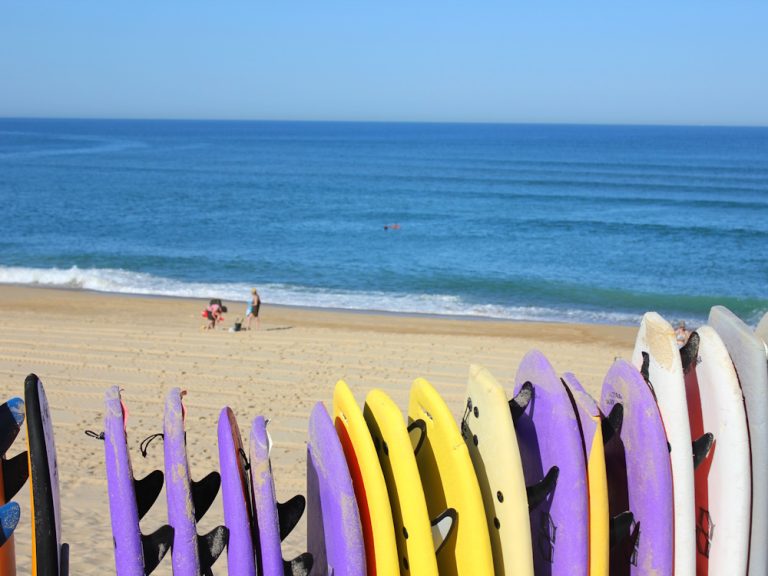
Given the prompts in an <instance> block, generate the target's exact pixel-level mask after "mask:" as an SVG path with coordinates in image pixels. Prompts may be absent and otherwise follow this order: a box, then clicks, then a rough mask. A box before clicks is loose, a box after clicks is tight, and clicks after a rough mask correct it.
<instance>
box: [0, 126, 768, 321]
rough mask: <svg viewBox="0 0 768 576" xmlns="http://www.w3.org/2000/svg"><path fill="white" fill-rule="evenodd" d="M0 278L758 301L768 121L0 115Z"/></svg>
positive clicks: (516, 299) (524, 313)
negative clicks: (663, 123) (675, 123)
mask: <svg viewBox="0 0 768 576" xmlns="http://www.w3.org/2000/svg"><path fill="white" fill-rule="evenodd" d="M0 200H1V201H2V206H3V216H4V217H3V222H2V225H0V283H13V284H29V285H42V286H59V287H68V288H77V289H84V290H97V291H108V292H122V293H132V294H155V295H175V296H185V297H199V298H206V299H207V298H209V297H221V298H232V299H240V300H244V299H245V298H247V296H248V293H249V292H248V291H249V289H250V287H252V286H256V287H258V288H259V290H260V293H261V295H262V298H263V300H264V301H265V302H266V303H277V304H286V305H301V306H314V307H324V308H342V309H356V310H381V311H392V312H405V313H424V314H441V315H442V314H445V315H458V316H475V317H487V318H506V319H526V320H543V321H583V322H599V323H614V324H633V323H636V322H637V321H638V320H639V318H640V316H641V314H642V313H643V312H645V311H647V310H656V311H659V312H661V313H662V314H664V315H666V316H667V317H669V319H670V320H677V319H687V320H690V321H693V322H703V321H704V320H705V318H706V316H707V314H708V311H709V308H710V306H712V305H713V304H716V303H719V304H724V305H726V306H728V307H729V308H731V309H732V310H733V311H734V312H735V313H736V314H738V315H739V316H741V317H742V318H744V319H745V320H746V321H748V322H750V323H755V322H756V321H757V320H759V318H760V316H761V315H762V314H763V313H765V312H766V310H768V288H767V287H768V129H766V128H708V127H639V126H638V127H628V126H624V127H620V126H569V125H485V124H483V125H472V124H406V123H404V124H393V123H332V122H317V123H313V122H214V121H107V120H33V119H5V120H0Z"/></svg>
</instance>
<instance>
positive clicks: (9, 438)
mask: <svg viewBox="0 0 768 576" xmlns="http://www.w3.org/2000/svg"><path fill="white" fill-rule="evenodd" d="M23 423H24V400H22V399H21V398H11V399H10V400H8V402H5V403H3V404H2V405H0V456H4V455H5V453H6V452H8V449H9V448H10V447H11V445H12V444H13V441H14V440H16V436H18V435H19V429H20V428H21V425H22V424H23Z"/></svg>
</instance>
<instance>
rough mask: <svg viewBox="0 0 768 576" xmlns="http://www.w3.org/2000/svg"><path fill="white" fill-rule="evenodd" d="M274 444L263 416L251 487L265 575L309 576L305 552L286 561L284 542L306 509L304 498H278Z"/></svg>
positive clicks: (257, 426) (255, 431) (254, 434)
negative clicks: (270, 456)
mask: <svg viewBox="0 0 768 576" xmlns="http://www.w3.org/2000/svg"><path fill="white" fill-rule="evenodd" d="M270 446H271V442H270V439H269V435H268V434H267V421H266V420H265V419H264V418H263V417H262V416H259V417H257V418H255V419H254V420H253V424H252V425H251V441H250V448H251V486H252V488H253V507H254V512H255V514H256V518H257V524H258V531H259V534H258V539H257V541H258V542H259V543H260V549H259V556H260V558H259V560H260V566H261V570H260V573H261V574H264V576H282V575H283V573H285V574H290V575H292V576H293V575H295V576H299V575H301V574H309V571H310V569H311V568H312V556H311V555H310V554H307V553H304V554H301V555H300V556H298V557H297V558H295V559H294V560H292V561H290V562H286V561H284V560H283V554H282V550H281V545H280V543H281V542H282V540H283V539H284V538H285V537H286V536H287V535H288V534H289V533H290V532H291V530H293V528H294V527H295V526H296V523H297V522H298V521H299V520H300V519H301V515H302V514H303V513H304V508H305V506H306V500H305V499H304V497H303V496H294V497H293V498H291V499H290V500H288V501H287V502H285V503H280V502H278V501H277V499H276V497H275V483H274V479H273V477H272V464H271V462H270V459H269V451H270Z"/></svg>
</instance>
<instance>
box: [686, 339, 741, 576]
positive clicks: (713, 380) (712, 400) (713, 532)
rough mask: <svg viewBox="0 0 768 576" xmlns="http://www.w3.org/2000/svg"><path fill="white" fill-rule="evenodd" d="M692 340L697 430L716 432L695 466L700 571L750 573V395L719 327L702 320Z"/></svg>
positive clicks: (692, 407) (691, 402) (689, 357)
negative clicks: (746, 402) (746, 407)
mask: <svg viewBox="0 0 768 576" xmlns="http://www.w3.org/2000/svg"><path fill="white" fill-rule="evenodd" d="M697 341H698V350H696V342H697ZM688 342H689V343H688V345H686V348H687V351H682V352H681V353H682V356H683V372H684V373H685V387H686V392H687V400H688V419H689V422H690V426H691V436H692V437H699V436H701V435H702V434H703V433H706V432H711V433H712V434H713V435H714V444H712V448H711V450H709V453H708V455H707V456H705V457H704V458H703V460H701V463H700V464H699V465H698V467H696V470H695V472H694V483H695V493H696V569H697V573H698V574H712V575H717V574H746V573H747V558H748V555H749V528H750V509H751V492H752V480H751V479H752V475H751V471H750V465H749V432H748V430H747V416H746V413H745V410H744V396H743V395H742V393H741V387H740V386H739V379H738V377H737V376H736V370H735V369H734V367H733V362H732V361H731V357H730V356H729V355H728V350H727V349H726V347H725V345H724V344H723V341H722V340H721V339H720V337H719V336H718V335H717V332H715V330H714V328H712V327H711V326H706V325H705V326H701V327H700V328H698V329H697V330H696V331H695V332H693V333H692V334H691V337H690V339H689V341H688Z"/></svg>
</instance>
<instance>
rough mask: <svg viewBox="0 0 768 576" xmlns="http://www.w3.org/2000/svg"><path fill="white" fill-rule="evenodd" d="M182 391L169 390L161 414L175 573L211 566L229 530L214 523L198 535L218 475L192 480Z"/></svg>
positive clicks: (193, 573)
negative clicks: (199, 523)
mask: <svg viewBox="0 0 768 576" xmlns="http://www.w3.org/2000/svg"><path fill="white" fill-rule="evenodd" d="M183 394H184V393H183V392H182V391H181V389H179V388H174V389H172V390H171V391H170V392H169V393H168V396H167V397H166V399H165V415H164V418H163V444H164V451H165V478H166V486H165V494H166V499H167V502H168V524H170V525H171V527H172V528H173V549H172V551H171V561H172V564H173V573H174V574H176V575H181V574H183V575H184V576H201V575H202V574H204V573H205V572H206V571H209V570H210V567H211V566H212V565H213V563H214V562H215V561H216V559H217V558H218V557H219V555H220V554H221V553H222V551H223V550H224V547H225V546H226V545H227V536H228V530H227V529H226V527H225V526H217V527H216V528H214V529H213V530H212V531H211V532H210V533H208V534H206V535H205V536H198V535H197V521H198V520H200V518H202V517H203V515H204V514H205V513H206V512H207V511H208V508H209V507H210V506H211V504H212V503H213V500H214V499H215V498H216V494H217V493H218V491H219V485H220V483H221V478H220V476H219V474H218V473H217V472H211V473H210V474H209V475H208V476H206V477H205V478H203V479H202V480H200V481H199V482H193V481H192V479H191V478H190V476H189V463H188V461H187V439H186V433H185V431H184V416H185V412H184V406H183V404H182V401H181V398H182V396H183Z"/></svg>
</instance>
